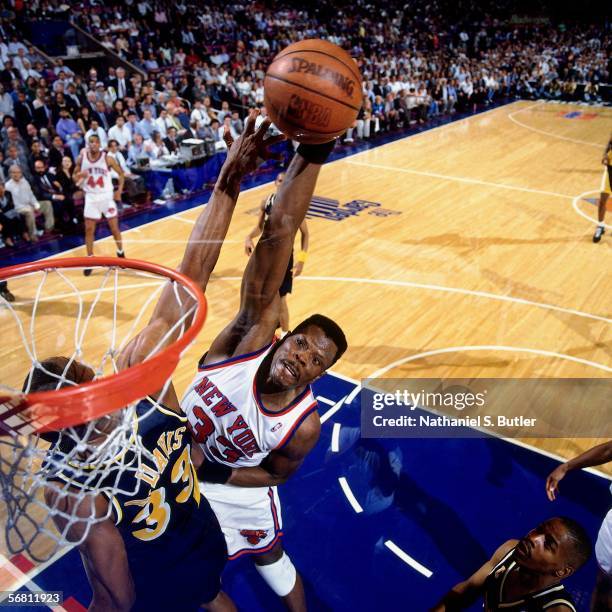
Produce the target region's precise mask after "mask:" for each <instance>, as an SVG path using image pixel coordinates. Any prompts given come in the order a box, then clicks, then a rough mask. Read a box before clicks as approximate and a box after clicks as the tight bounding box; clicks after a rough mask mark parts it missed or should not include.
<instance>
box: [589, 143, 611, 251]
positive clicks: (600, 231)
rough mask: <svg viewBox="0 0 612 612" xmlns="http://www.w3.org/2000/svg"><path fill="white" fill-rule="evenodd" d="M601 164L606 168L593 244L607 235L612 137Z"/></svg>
mask: <svg viewBox="0 0 612 612" xmlns="http://www.w3.org/2000/svg"><path fill="white" fill-rule="evenodd" d="M601 163H602V164H603V165H604V166H605V168H604V171H603V176H602V177H601V189H600V191H601V193H600V194H599V207H598V209H597V221H598V224H597V229H596V230H595V233H594V234H593V242H599V241H600V240H601V237H602V236H603V235H604V234H605V231H606V230H605V228H604V218H605V216H606V205H607V203H608V198H609V197H610V192H611V191H612V137H610V140H609V141H608V146H607V147H606V150H605V152H604V156H603V159H602V160H601Z"/></svg>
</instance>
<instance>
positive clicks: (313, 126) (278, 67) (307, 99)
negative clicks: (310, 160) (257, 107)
mask: <svg viewBox="0 0 612 612" xmlns="http://www.w3.org/2000/svg"><path fill="white" fill-rule="evenodd" d="M264 94H265V95H264V103H265V105H266V109H267V111H268V114H269V115H270V118H271V119H272V121H273V123H274V124H275V125H276V127H278V129H279V130H281V131H282V132H283V133H284V134H286V135H287V136H288V137H289V138H292V139H294V140H298V141H299V142H304V143H307V144H318V143H322V142H329V141H330V140H333V139H334V138H335V137H336V136H340V135H341V134H343V133H344V132H345V131H346V129H347V128H349V127H351V125H352V124H353V121H355V119H356V117H357V113H358V112H359V109H360V108H361V103H362V98H363V94H362V91H361V74H360V73H359V68H358V67H357V64H356V63H355V62H354V60H353V59H352V58H351V56H350V55H349V54H348V53H347V52H346V51H344V49H341V48H340V47H338V46H337V45H334V44H333V43H330V42H327V41H326V40H319V39H316V38H313V39H309V40H302V41H300V42H297V43H294V44H292V45H289V46H288V47H287V48H286V49H284V50H283V51H281V52H280V53H279V54H278V55H277V56H276V57H275V58H274V60H273V61H272V63H271V64H270V66H269V68H268V72H267V73H266V78H265V80H264Z"/></svg>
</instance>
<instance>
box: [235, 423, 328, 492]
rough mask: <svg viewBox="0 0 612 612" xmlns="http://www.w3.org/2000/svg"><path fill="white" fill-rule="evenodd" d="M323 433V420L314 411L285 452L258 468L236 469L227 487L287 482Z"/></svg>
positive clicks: (276, 452) (274, 455)
mask: <svg viewBox="0 0 612 612" xmlns="http://www.w3.org/2000/svg"><path fill="white" fill-rule="evenodd" d="M320 433H321V421H320V419H319V415H318V414H317V413H316V412H315V413H313V414H311V415H310V416H309V417H308V418H307V419H306V420H305V421H304V422H303V423H302V425H300V427H299V429H298V430H297V431H296V432H295V434H294V436H293V438H292V439H291V441H290V442H289V443H288V444H287V445H286V446H285V447H283V448H282V449H280V450H277V451H272V452H271V453H270V454H269V455H268V456H267V457H266V459H265V460H264V461H263V462H262V463H261V464H260V465H258V466H257V467H242V468H234V469H233V470H232V475H231V476H230V479H229V480H228V484H232V485H235V486H238V487H273V486H276V485H279V484H283V483H284V482H286V481H287V480H288V479H289V477H290V476H291V475H292V474H294V473H295V472H296V471H297V470H298V468H299V467H300V466H301V465H302V463H303V462H304V459H305V458H306V455H308V453H309V452H310V451H311V450H312V449H313V448H314V446H315V444H316V443H317V441H318V440H319V435H320Z"/></svg>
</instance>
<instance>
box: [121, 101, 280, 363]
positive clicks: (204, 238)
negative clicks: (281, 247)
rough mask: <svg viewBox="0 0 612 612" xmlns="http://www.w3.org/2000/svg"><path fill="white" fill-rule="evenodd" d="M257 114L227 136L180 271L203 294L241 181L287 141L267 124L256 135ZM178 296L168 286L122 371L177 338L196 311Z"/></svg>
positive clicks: (182, 295)
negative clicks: (174, 331) (177, 328)
mask: <svg viewBox="0 0 612 612" xmlns="http://www.w3.org/2000/svg"><path fill="white" fill-rule="evenodd" d="M257 114H258V112H257V111H252V112H251V114H250V116H249V119H248V121H247V125H246V128H245V130H244V132H243V133H242V135H241V136H240V138H238V139H237V140H236V141H235V142H232V141H231V137H229V131H228V132H227V133H226V141H227V139H228V138H229V140H228V144H229V145H230V147H229V152H228V155H227V159H226V161H225V163H224V164H223V168H222V169H221V172H220V174H219V177H218V178H217V182H216V184H215V188H214V190H213V194H212V197H211V199H210V201H209V203H208V205H207V206H206V207H205V208H204V210H203V211H202V213H201V214H200V216H199V217H198V219H197V221H196V224H195V226H194V228H193V230H192V232H191V235H190V237H189V240H188V242H187V246H186V248H185V254H184V256H183V259H182V261H181V263H180V265H179V268H178V269H179V271H180V272H182V273H183V274H185V275H186V276H189V277H190V278H192V279H193V280H194V281H196V282H197V283H198V284H199V285H200V287H201V288H202V291H205V290H206V286H207V285H208V280H209V279H210V275H211V273H212V271H213V269H214V267H215V265H216V263H217V260H218V258H219V253H220V252H221V246H222V245H223V240H224V239H225V236H226V234H227V230H228V228H229V225H230V221H231V219H232V215H233V212H234V209H235V206H236V201H237V199H238V194H239V193H240V182H241V180H242V179H243V178H244V176H245V175H246V174H248V173H250V172H252V171H253V170H254V169H255V168H256V166H257V163H258V159H269V158H270V157H272V154H271V153H270V152H269V147H270V145H272V144H274V143H276V142H279V141H281V140H283V138H284V136H272V137H269V138H266V132H267V130H268V127H269V126H270V120H269V119H266V120H264V121H263V122H262V123H261V125H260V126H259V128H258V129H257V130H255V119H256V118H257ZM178 294H179V298H180V303H179V300H177V297H176V295H175V291H174V287H173V286H172V285H170V284H168V285H167V286H166V287H165V288H164V290H163V291H162V293H161V295H160V299H159V301H158V303H157V305H156V307H155V310H154V311H153V315H152V316H151V320H150V322H149V324H148V325H147V327H146V328H145V329H144V330H142V331H141V332H140V333H139V334H138V336H136V337H135V338H134V339H133V340H132V341H131V342H130V344H129V345H128V346H127V347H126V350H125V351H124V354H123V355H122V358H121V360H120V366H122V367H127V366H128V365H134V364H136V363H140V362H141V361H143V360H144V359H145V358H146V357H147V356H148V355H149V354H150V352H151V350H152V349H153V348H155V347H158V346H159V343H160V341H161V340H162V339H164V337H165V342H164V343H163V344H162V345H161V347H160V348H162V347H163V346H164V345H167V344H169V343H171V342H172V341H173V340H174V339H175V336H176V334H169V333H168V332H169V330H171V329H172V327H173V325H174V324H175V323H176V322H177V321H179V320H180V319H181V318H182V317H183V316H184V315H185V313H187V312H188V311H189V309H190V308H192V307H193V306H194V302H193V300H192V298H191V297H190V296H189V294H188V293H187V292H186V291H185V290H184V289H182V288H179V289H178ZM190 323H191V320H190V319H187V320H186V321H185V324H186V325H187V326H189V324H190Z"/></svg>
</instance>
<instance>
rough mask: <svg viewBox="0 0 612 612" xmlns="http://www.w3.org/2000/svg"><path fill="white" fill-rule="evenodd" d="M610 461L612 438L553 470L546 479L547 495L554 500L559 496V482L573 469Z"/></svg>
mask: <svg viewBox="0 0 612 612" xmlns="http://www.w3.org/2000/svg"><path fill="white" fill-rule="evenodd" d="M609 461H612V440H610V442H604V443H603V444H599V445H598V446H594V447H593V448H591V449H589V450H588V451H586V452H584V453H582V454H581V455H578V456H577V457H574V458H573V459H570V460H569V461H566V462H565V463H562V464H561V465H560V466H559V467H557V468H556V469H555V470H553V471H552V472H551V473H550V474H549V476H548V478H547V479H546V495H548V499H550V501H554V500H555V499H556V498H557V493H559V483H560V482H561V480H563V478H565V476H566V474H567V473H568V472H571V471H572V470H581V469H583V468H586V467H593V466H595V465H603V464H604V463H608V462H609Z"/></svg>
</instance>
